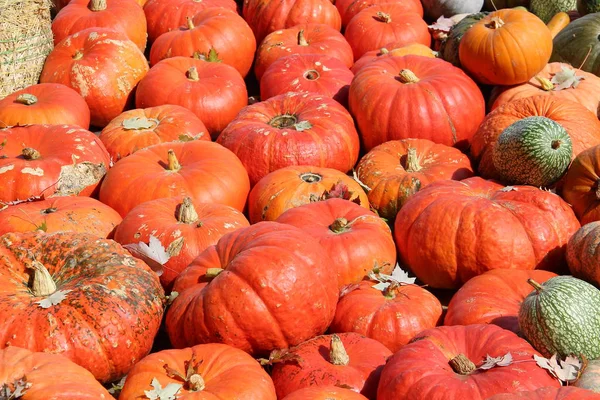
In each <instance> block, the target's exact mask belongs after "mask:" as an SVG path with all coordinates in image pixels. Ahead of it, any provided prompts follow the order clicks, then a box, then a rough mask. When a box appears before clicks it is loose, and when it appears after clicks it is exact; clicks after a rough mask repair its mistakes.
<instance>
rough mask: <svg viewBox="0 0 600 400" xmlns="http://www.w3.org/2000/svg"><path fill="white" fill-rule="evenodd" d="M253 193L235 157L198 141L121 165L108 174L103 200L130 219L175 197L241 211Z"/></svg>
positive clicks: (155, 149)
mask: <svg viewBox="0 0 600 400" xmlns="http://www.w3.org/2000/svg"><path fill="white" fill-rule="evenodd" d="M223 171H227V173H226V174H225V173H223ZM249 191H250V183H249V181H248V174H247V173H246V170H245V169H244V166H243V165H242V164H241V163H240V161H239V159H238V158H237V157H236V156H235V154H233V153H232V152H231V151H229V150H227V149H226V148H224V147H223V146H221V145H219V144H217V143H213V142H209V141H205V140H194V141H192V142H167V143H161V144H157V145H154V146H151V147H149V148H146V149H142V150H139V151H137V152H135V153H133V154H132V155H130V156H128V157H126V158H124V159H122V160H121V161H119V162H118V163H117V164H115V166H114V167H113V168H111V170H110V174H107V176H106V178H105V179H104V181H103V182H102V187H101V188H100V194H99V195H100V201H102V202H103V203H106V204H108V205H109V206H111V207H112V208H114V209H115V210H117V211H118V212H119V214H121V216H123V217H125V215H127V213H128V212H129V211H131V209H132V208H133V207H135V206H137V205H138V204H141V203H143V202H145V201H149V200H154V199H160V198H165V197H176V196H189V197H191V199H192V201H193V202H194V203H220V204H225V205H228V206H231V207H234V208H237V209H238V210H240V211H241V210H243V208H244V205H245V204H246V197H247V196H248V192H249Z"/></svg>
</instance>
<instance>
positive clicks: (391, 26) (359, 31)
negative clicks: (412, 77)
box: [344, 3, 431, 60]
mask: <svg viewBox="0 0 600 400" xmlns="http://www.w3.org/2000/svg"><path fill="white" fill-rule="evenodd" d="M344 37H345V38H346V40H347V41H348V43H350V46H351V47H352V51H353V53H354V59H355V60H358V59H359V58H360V57H362V56H363V55H364V54H365V53H366V52H368V51H371V50H376V49H379V48H381V47H383V46H385V45H387V44H388V43H398V44H401V45H409V44H413V43H420V44H422V45H425V46H429V45H430V44H431V35H430V34H429V29H428V28H427V23H426V22H425V21H423V18H422V16H421V15H419V14H418V13H415V12H406V7H405V5H404V3H384V4H379V5H374V6H371V7H368V8H366V9H364V10H362V11H361V12H359V13H358V14H356V15H355V16H354V18H352V20H351V21H350V22H349V23H348V26H347V27H346V30H345V32H344Z"/></svg>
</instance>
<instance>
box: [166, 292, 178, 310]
mask: <svg viewBox="0 0 600 400" xmlns="http://www.w3.org/2000/svg"><path fill="white" fill-rule="evenodd" d="M178 296H179V292H175V291H173V292H171V294H169V295H168V296H167V307H168V306H170V305H171V304H172V303H173V301H175V299H176V298H177V297H178Z"/></svg>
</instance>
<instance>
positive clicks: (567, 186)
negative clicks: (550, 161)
mask: <svg viewBox="0 0 600 400" xmlns="http://www.w3.org/2000/svg"><path fill="white" fill-rule="evenodd" d="M562 196H563V198H564V199H565V200H566V201H567V202H568V203H569V204H571V206H572V207H573V211H575V214H576V215H577V217H578V218H579V220H580V221H581V224H582V225H585V224H588V223H590V222H594V221H600V145H597V146H594V147H590V148H589V149H587V150H585V151H582V152H581V153H580V154H579V155H578V156H577V157H576V158H575V160H573V162H572V163H571V167H570V168H569V170H568V171H567V174H566V176H565V180H564V185H563V186H562Z"/></svg>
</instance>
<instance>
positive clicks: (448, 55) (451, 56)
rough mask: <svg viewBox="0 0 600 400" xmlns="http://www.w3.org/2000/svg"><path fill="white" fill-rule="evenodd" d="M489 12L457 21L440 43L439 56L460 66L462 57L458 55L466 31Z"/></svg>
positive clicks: (470, 15) (471, 15)
mask: <svg viewBox="0 0 600 400" xmlns="http://www.w3.org/2000/svg"><path fill="white" fill-rule="evenodd" d="M501 8H503V7H501ZM488 14H489V13H487V12H480V13H474V14H469V15H467V16H466V17H464V18H463V19H461V20H460V21H459V22H458V23H456V25H454V26H452V28H451V29H450V32H449V33H448V37H447V38H446V39H444V40H443V41H442V43H441V45H440V51H439V57H440V58H441V59H443V60H446V61H448V62H450V63H452V65H454V66H455V67H460V57H459V55H458V49H459V47H460V41H461V40H462V38H463V36H464V35H465V32H466V31H468V30H469V29H471V27H472V26H473V25H475V24H476V23H477V22H479V21H480V20H481V19H483V18H485V17H486V16H487V15H488Z"/></svg>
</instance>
